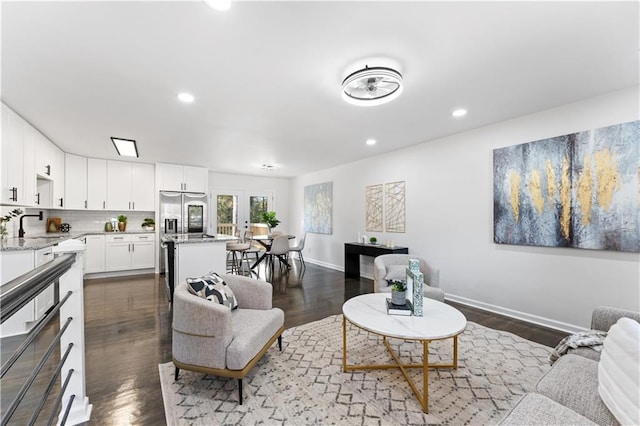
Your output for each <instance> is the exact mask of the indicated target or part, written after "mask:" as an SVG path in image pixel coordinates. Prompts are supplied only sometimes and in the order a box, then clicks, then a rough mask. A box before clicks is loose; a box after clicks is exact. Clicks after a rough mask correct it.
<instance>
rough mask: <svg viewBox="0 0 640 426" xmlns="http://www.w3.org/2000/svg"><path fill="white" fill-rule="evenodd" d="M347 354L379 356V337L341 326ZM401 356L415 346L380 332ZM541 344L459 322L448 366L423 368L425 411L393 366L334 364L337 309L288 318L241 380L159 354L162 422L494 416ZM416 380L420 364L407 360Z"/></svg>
mask: <svg viewBox="0 0 640 426" xmlns="http://www.w3.org/2000/svg"><path fill="white" fill-rule="evenodd" d="M347 339H348V353H347V355H348V361H349V364H374V363H376V364H382V363H389V362H390V361H391V356H390V355H389V354H388V352H387V350H386V348H385V347H384V345H383V344H382V340H381V338H379V337H378V336H376V335H373V334H370V333H368V332H366V331H363V330H360V329H359V328H357V327H353V326H349V328H348V330H347ZM390 342H391V344H392V346H393V347H394V348H395V349H396V350H397V351H399V354H400V357H401V359H402V360H403V362H405V363H406V362H412V363H420V362H422V346H421V345H420V344H417V343H412V342H405V341H401V340H397V339H391V340H390ZM550 353H551V348H548V347H546V346H543V345H539V344H537V343H533V342H530V341H528V340H525V339H522V338H520V337H518V336H515V335H513V334H511V333H506V332H503V331H496V330H492V329H489V328H486V327H483V326H480V325H478V324H475V323H472V322H469V323H468V325H467V329H466V330H465V332H464V333H463V334H462V335H461V336H460V337H459V341H458V369H457V370H453V369H438V370H434V369H431V370H429V414H425V413H423V412H422V410H421V407H420V404H419V402H418V400H417V399H416V398H415V396H414V395H413V392H412V391H411V388H410V387H409V385H408V383H407V382H406V381H405V380H404V378H403V377H402V374H401V373H400V371H399V370H397V369H390V370H370V371H352V372H348V373H344V372H343V371H342V316H341V315H335V316H331V317H328V318H325V319H323V320H320V321H316V322H312V323H309V324H305V325H303V326H300V327H293V328H290V329H288V330H286V331H285V332H284V334H283V346H282V352H279V351H278V347H277V344H274V345H273V347H271V348H270V349H269V350H268V351H267V353H266V354H265V356H264V357H263V359H262V360H261V361H260V362H259V363H258V364H257V365H256V367H254V368H253V370H252V371H251V372H250V373H249V375H248V376H247V377H245V379H244V381H243V385H244V386H243V387H244V401H243V405H238V403H237V401H238V389H237V380H235V379H227V378H221V377H213V376H206V375H203V374H201V373H192V372H189V371H181V372H180V379H179V380H178V381H177V382H176V381H174V379H173V371H174V369H173V364H172V363H167V364H161V365H159V369H160V381H161V384H162V396H163V398H164V407H165V413H166V417H167V424H168V425H212V424H242V425H249V424H258V423H261V424H266V425H276V424H278V425H309V424H323V425H325V424H327V425H329V424H334V425H374V424H380V425H398V424H404V425H410V424H430V425H436V424H455V425H468V424H478V425H480V424H481V425H486V424H496V423H498V422H499V421H500V420H501V419H502V418H503V417H505V416H506V414H507V413H508V411H509V410H510V409H511V408H512V407H513V406H514V405H515V404H516V402H517V401H518V400H519V399H520V397H521V396H522V395H523V394H525V393H527V392H530V391H532V390H533V389H534V386H535V384H536V382H537V381H538V379H539V378H540V377H541V376H542V375H543V374H544V373H545V372H546V371H547V370H549V369H550V366H549V363H548V361H547V360H548V357H549V354H550ZM451 355H452V341H451V340H446V341H442V342H432V343H431V344H430V345H429V362H430V363H437V362H443V363H450V362H451ZM410 375H411V377H412V378H413V380H414V382H415V383H416V385H417V387H418V389H422V372H421V370H420V369H410Z"/></svg>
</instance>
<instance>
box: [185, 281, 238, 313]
mask: <svg viewBox="0 0 640 426" xmlns="http://www.w3.org/2000/svg"><path fill="white" fill-rule="evenodd" d="M187 287H188V288H189V292H190V293H192V294H194V295H196V296H199V297H202V298H203V299H207V300H209V301H211V302H216V303H219V304H221V305H224V306H228V307H229V308H230V309H237V308H238V300H237V299H236V297H235V296H234V294H233V291H232V290H231V287H229V286H228V285H227V283H225V282H224V280H223V279H222V278H221V277H220V275H218V274H216V273H215V272H213V273H211V274H210V275H205V276H204V277H200V278H187Z"/></svg>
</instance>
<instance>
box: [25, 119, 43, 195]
mask: <svg viewBox="0 0 640 426" xmlns="http://www.w3.org/2000/svg"><path fill="white" fill-rule="evenodd" d="M36 133H37V130H36V129H34V128H33V127H31V126H29V125H28V124H27V123H26V122H25V123H24V139H23V150H22V152H23V156H24V158H23V166H24V168H23V175H22V176H23V184H24V191H23V192H24V202H23V204H24V205H25V206H32V207H34V206H37V205H38V202H39V201H40V199H39V198H40V197H39V196H36V193H37V189H36V171H35V156H36V138H35V134H36Z"/></svg>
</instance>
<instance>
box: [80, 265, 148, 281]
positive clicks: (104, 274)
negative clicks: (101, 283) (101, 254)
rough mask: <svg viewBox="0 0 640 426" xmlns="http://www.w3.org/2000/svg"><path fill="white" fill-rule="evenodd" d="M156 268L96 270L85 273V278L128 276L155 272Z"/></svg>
mask: <svg viewBox="0 0 640 426" xmlns="http://www.w3.org/2000/svg"><path fill="white" fill-rule="evenodd" d="M153 273H155V272H154V269H153V268H148V269H132V270H128V271H115V272H95V273H92V274H84V277H83V278H84V279H85V280H93V279H98V278H116V277H126V276H128V275H145V274H153Z"/></svg>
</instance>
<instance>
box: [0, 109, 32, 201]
mask: <svg viewBox="0 0 640 426" xmlns="http://www.w3.org/2000/svg"><path fill="white" fill-rule="evenodd" d="M28 129H32V128H31V126H29V124H28V123H27V122H25V121H24V120H23V119H22V118H21V117H20V116H19V115H18V114H16V113H15V112H13V111H12V110H11V109H10V108H9V107H7V106H6V105H4V104H2V144H1V145H2V148H1V153H2V161H1V167H2V175H1V176H0V180H1V181H2V183H1V187H2V188H1V191H2V194H1V196H0V204H8V205H19V206H27V207H29V206H34V205H35V204H36V200H35V191H36V184H35V174H34V162H33V156H34V149H35V146H34V144H33V139H31V138H28V140H27V141H25V132H27V130H28Z"/></svg>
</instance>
